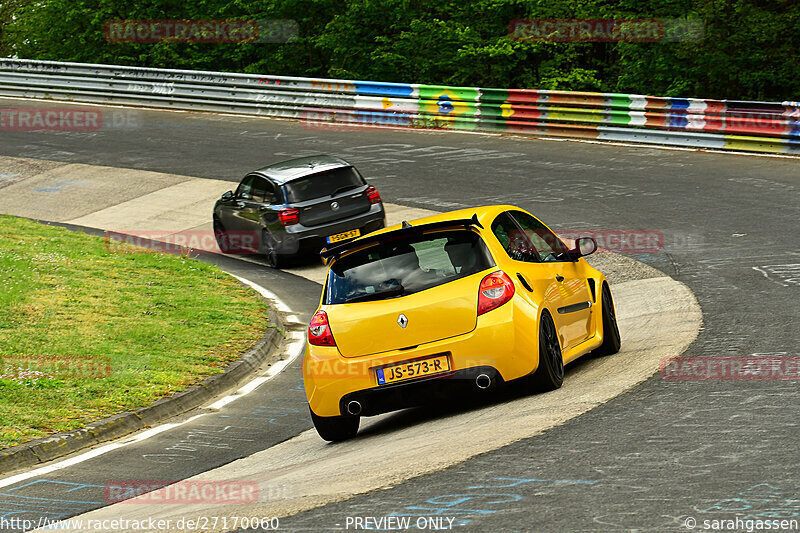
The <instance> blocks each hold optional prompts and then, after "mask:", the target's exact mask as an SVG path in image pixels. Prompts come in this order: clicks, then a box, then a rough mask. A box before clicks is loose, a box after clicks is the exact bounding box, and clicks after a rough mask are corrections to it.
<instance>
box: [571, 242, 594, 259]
mask: <svg viewBox="0 0 800 533" xmlns="http://www.w3.org/2000/svg"><path fill="white" fill-rule="evenodd" d="M596 251H597V241H595V240H594V239H593V238H591V237H581V238H579V239H578V240H576V241H575V252H577V253H576V254H575V255H577V256H578V257H584V256H587V255H592V254H593V253H595V252H596Z"/></svg>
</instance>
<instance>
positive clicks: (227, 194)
mask: <svg viewBox="0 0 800 533" xmlns="http://www.w3.org/2000/svg"><path fill="white" fill-rule="evenodd" d="M231 198H233V191H225V192H224V193H222V197H221V198H220V200H222V201H224V202H227V201H228V200H230V199H231Z"/></svg>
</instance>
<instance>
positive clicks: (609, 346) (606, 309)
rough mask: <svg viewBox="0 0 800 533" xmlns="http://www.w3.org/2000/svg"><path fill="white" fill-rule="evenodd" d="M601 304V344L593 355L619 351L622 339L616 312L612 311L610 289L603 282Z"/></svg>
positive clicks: (612, 304) (611, 353)
mask: <svg viewBox="0 0 800 533" xmlns="http://www.w3.org/2000/svg"><path fill="white" fill-rule="evenodd" d="M601 299H602V301H601V304H602V306H603V307H602V311H601V313H602V315H603V344H601V345H600V346H599V347H598V348H596V349H595V350H594V351H593V352H592V354H593V355H600V356H602V355H613V354H615V353H617V352H618V351H619V348H620V346H621V345H622V341H621V340H620V336H619V326H617V314H616V312H615V311H614V300H613V299H612V298H611V289H609V288H608V285H606V284H605V283H604V284H603V291H602V292H601Z"/></svg>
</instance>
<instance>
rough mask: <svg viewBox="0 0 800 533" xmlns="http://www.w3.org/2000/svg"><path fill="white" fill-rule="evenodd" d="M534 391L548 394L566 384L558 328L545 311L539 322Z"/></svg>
mask: <svg viewBox="0 0 800 533" xmlns="http://www.w3.org/2000/svg"><path fill="white" fill-rule="evenodd" d="M532 382H533V383H532V384H533V388H534V390H536V391H538V392H547V391H551V390H555V389H558V388H559V387H561V384H562V383H564V359H563V357H562V354H561V344H560V343H559V341H558V334H557V333H556V326H555V324H554V323H553V318H552V317H551V316H550V313H548V312H547V311H544V312H543V313H542V318H541V319H540V320H539V368H537V369H536V372H534V374H533V376H532Z"/></svg>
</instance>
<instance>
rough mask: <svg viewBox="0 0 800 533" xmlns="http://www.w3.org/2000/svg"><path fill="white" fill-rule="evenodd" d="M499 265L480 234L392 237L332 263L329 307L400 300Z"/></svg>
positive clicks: (327, 291) (461, 232)
mask: <svg viewBox="0 0 800 533" xmlns="http://www.w3.org/2000/svg"><path fill="white" fill-rule="evenodd" d="M492 266H494V261H493V260H492V258H491V255H490V254H489V251H488V250H487V249H486V245H485V244H484V243H483V241H482V240H481V238H480V236H479V235H478V234H477V233H475V232H473V231H469V230H451V231H437V232H431V233H424V234H418V235H412V236H408V237H404V238H401V239H391V237H389V240H387V242H385V243H381V244H378V245H375V246H370V247H368V248H365V249H363V250H359V251H357V252H354V253H352V254H349V255H346V256H344V257H342V258H341V259H339V260H338V261H336V262H334V263H333V265H331V271H330V274H329V275H328V283H327V286H326V288H325V303H326V304H343V303H354V302H364V301H374V300H385V299H388V298H397V297H399V296H405V295H408V294H413V293H415V292H419V291H423V290H425V289H429V288H431V287H435V286H437V285H442V284H443V283H448V282H450V281H454V280H456V279H460V278H463V277H465V276H469V275H471V274H476V273H478V272H481V271H483V270H486V269H487V268H490V267H492Z"/></svg>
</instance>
